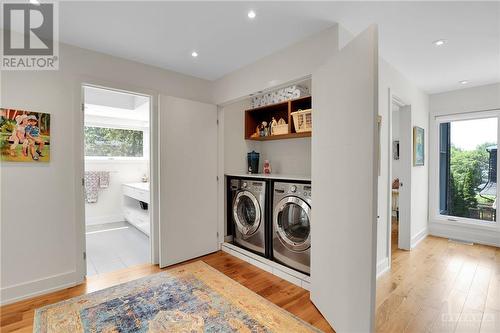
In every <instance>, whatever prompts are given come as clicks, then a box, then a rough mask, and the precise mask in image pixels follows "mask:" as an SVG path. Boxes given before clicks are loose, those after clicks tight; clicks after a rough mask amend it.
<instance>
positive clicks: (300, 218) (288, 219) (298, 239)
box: [274, 196, 311, 252]
mask: <svg viewBox="0 0 500 333" xmlns="http://www.w3.org/2000/svg"><path fill="white" fill-rule="evenodd" d="M310 216H311V206H309V204H308V203H307V202H305V201H304V200H302V199H300V198H298V197H293V196H292V197H285V198H283V199H281V201H280V202H279V203H278V204H277V205H276V207H275V208H274V225H275V226H276V230H277V234H278V238H279V240H280V241H281V243H282V244H283V245H284V246H285V247H286V248H288V249H289V250H291V251H296V252H300V251H304V250H307V249H308V248H309V247H310V246H311V226H310Z"/></svg>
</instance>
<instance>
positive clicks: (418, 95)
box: [377, 59, 429, 274]
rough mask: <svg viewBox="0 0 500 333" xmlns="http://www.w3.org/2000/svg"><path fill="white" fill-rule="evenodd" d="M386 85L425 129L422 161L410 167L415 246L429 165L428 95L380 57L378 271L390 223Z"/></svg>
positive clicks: (423, 220)
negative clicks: (422, 162) (423, 158)
mask: <svg viewBox="0 0 500 333" xmlns="http://www.w3.org/2000/svg"><path fill="white" fill-rule="evenodd" d="M389 89H390V91H391V92H392V94H394V95H396V96H397V97H399V98H400V99H401V100H402V101H404V102H405V103H406V104H410V105H411V110H412V126H419V127H422V128H424V130H425V145H426V147H425V152H426V157H425V165H424V166H421V167H412V171H411V184H413V186H412V189H411V198H412V202H411V243H412V246H415V245H416V244H417V243H418V241H419V240H421V239H423V237H425V236H426V234H427V222H428V218H427V203H428V168H429V157H428V151H429V149H428V148H429V145H428V141H429V140H428V133H429V124H428V123H429V103H428V96H427V94H425V93H424V92H423V91H421V90H420V89H418V88H417V87H416V86H415V85H414V84H413V83H412V82H410V81H409V80H408V79H406V78H405V77H404V76H403V75H402V74H401V73H400V72H398V71H397V70H396V69H395V68H394V67H392V65H390V64H389V63H387V62H386V61H385V60H383V59H380V63H379V114H380V115H381V116H382V128H381V139H380V140H381V152H380V153H381V160H382V167H381V172H380V176H379V181H378V215H379V222H378V229H377V232H378V237H377V248H378V250H377V271H378V273H379V274H380V273H381V272H383V271H384V270H385V269H387V268H388V265H389V261H388V259H389V248H388V244H389V243H388V242H389V241H390V239H389V238H388V227H389V223H390V214H389V212H390V207H389V206H388V205H389V200H388V199H389V195H391V193H390V192H389V191H390V189H389V163H391V160H392V155H391V147H392V142H391V140H390V138H389V110H390V109H389V106H390V103H391V101H390V97H389Z"/></svg>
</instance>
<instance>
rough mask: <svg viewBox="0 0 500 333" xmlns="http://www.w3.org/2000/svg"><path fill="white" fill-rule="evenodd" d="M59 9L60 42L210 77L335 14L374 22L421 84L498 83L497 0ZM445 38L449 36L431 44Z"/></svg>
mask: <svg viewBox="0 0 500 333" xmlns="http://www.w3.org/2000/svg"><path fill="white" fill-rule="evenodd" d="M250 9H253V10H255V11H256V13H257V17H256V19H255V20H253V21H252V20H249V19H248V18H247V12H248V10H250ZM59 10H60V28H59V33H60V39H61V41H62V42H65V43H68V44H72V45H77V46H80V47H83V48H88V49H92V50H96V51H100V52H104V53H107V54H111V55H115V56H119V57H123V58H127V59H131V60H136V61H139V62H142V63H146V64H151V65H155V66H159V67H163V68H167V69H171V70H174V71H178V72H181V73H185V74H189V75H192V76H196V77H200V78H205V79H209V80H214V79H217V78H219V77H221V76H224V75H225V74H227V73H229V72H231V71H234V70H235V69H238V68H240V67H243V66H245V65H247V64H250V63H252V62H254V61H255V60H257V59H260V58H262V57H264V56H266V55H269V54H271V53H273V52H275V51H277V50H279V49H281V48H283V47H285V46H287V45H290V44H292V43H294V42H296V41H299V40H301V39H304V38H305V37H307V36H309V35H311V34H314V33H316V32H318V31H320V30H323V29H325V28H327V27H328V26H331V25H332V24H334V23H335V22H338V23H340V24H341V25H343V26H344V27H345V28H346V29H347V30H349V31H351V32H352V33H355V34H357V33H359V32H361V31H362V30H363V29H365V28H366V27H367V26H368V25H369V24H371V23H377V24H378V25H379V37H380V53H381V55H382V56H383V57H384V58H385V59H386V60H387V61H388V62H390V63H391V64H392V65H393V66H394V67H396V68H397V69H398V70H399V71H400V72H402V73H403V74H404V75H405V76H406V77H408V78H409V79H410V80H412V81H413V82H415V84H417V86H419V87H420V88H422V89H423V90H425V91H427V92H430V93H435V92H441V91H447V90H454V89H459V88H463V87H464V86H462V85H460V84H459V83H458V82H459V81H461V80H469V81H470V83H469V84H468V85H467V86H477V85H483V84H488V83H493V82H500V2H401V1H399V2H251V3H249V2H231V3H230V2H183V3H181V2H147V3H145V2H64V3H61V4H60V9H59ZM441 38H444V39H447V40H448V43H447V44H446V45H445V46H443V47H440V48H437V47H435V46H434V45H433V44H432V42H433V41H434V40H437V39H441ZM193 50H196V51H197V52H198V53H199V57H198V58H196V59H194V58H192V57H191V52H192V51H193Z"/></svg>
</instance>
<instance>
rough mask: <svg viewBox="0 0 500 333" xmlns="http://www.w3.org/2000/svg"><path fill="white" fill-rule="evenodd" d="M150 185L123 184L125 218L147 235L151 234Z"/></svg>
mask: <svg viewBox="0 0 500 333" xmlns="http://www.w3.org/2000/svg"><path fill="white" fill-rule="evenodd" d="M149 185H150V184H149V183H125V184H122V192H123V196H124V197H123V214H124V216H125V220H127V222H129V223H130V224H132V225H133V226H135V227H136V228H137V229H139V230H140V231H142V232H143V233H145V234H146V235H147V236H149V234H150V217H149V203H150V193H149Z"/></svg>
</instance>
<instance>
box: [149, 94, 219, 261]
mask: <svg viewBox="0 0 500 333" xmlns="http://www.w3.org/2000/svg"><path fill="white" fill-rule="evenodd" d="M158 125H159V133H160V140H159V150H160V154H159V155H160V198H159V203H160V204H159V206H160V218H159V221H160V267H165V266H168V265H172V264H175V263H178V262H181V261H185V260H188V259H192V258H196V257H199V256H202V255H205V254H207V253H211V252H214V251H217V249H218V240H217V107H216V106H215V105H211V104H205V103H200V102H195V101H190V100H185V99H181V98H175V97H170V96H160V113H159V124H158Z"/></svg>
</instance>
